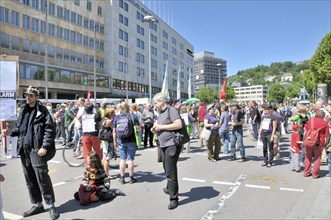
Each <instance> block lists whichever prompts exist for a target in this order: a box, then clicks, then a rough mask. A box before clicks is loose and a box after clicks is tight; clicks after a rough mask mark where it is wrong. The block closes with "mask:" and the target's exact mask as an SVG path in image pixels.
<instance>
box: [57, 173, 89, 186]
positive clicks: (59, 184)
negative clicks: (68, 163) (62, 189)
mask: <svg viewBox="0 0 331 220" xmlns="http://www.w3.org/2000/svg"><path fill="white" fill-rule="evenodd" d="M82 177H83V175H81V176H76V177H74V178H72V179H69V180H66V181H62V182H59V183H54V184H53V187H57V186H62V185H64V184H67V183H70V182H73V181H75V180H77V179H81V178H82Z"/></svg>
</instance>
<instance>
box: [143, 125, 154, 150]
mask: <svg viewBox="0 0 331 220" xmlns="http://www.w3.org/2000/svg"><path fill="white" fill-rule="evenodd" d="M152 126H153V125H144V130H145V135H144V147H147V139H148V138H149V146H150V147H152V146H153V133H152V132H151V128H152Z"/></svg>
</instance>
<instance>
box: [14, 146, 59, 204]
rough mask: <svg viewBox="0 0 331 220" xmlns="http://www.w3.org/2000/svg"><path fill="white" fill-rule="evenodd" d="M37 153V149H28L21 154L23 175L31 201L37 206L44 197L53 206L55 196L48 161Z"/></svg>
mask: <svg viewBox="0 0 331 220" xmlns="http://www.w3.org/2000/svg"><path fill="white" fill-rule="evenodd" d="M37 152H38V150H36V149H26V150H23V151H22V153H21V162H22V167H23V173H24V177H25V182H26V186H27V187H28V190H29V195H30V200H31V203H32V204H37V202H42V196H43V197H44V200H45V203H46V204H53V203H54V202H55V196H54V190H53V185H52V181H51V178H50V177H49V175H48V165H47V161H46V160H45V159H44V158H43V157H40V156H39V155H38V154H37Z"/></svg>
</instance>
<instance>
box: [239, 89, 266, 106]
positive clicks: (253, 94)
mask: <svg viewBox="0 0 331 220" xmlns="http://www.w3.org/2000/svg"><path fill="white" fill-rule="evenodd" d="M233 89H234V92H235V94H236V96H235V98H234V99H235V100H237V101H238V102H240V103H247V104H248V103H250V102H251V101H256V102H257V103H259V104H261V103H264V102H265V101H266V100H267V95H268V86H266V85H255V86H244V87H235V88H233Z"/></svg>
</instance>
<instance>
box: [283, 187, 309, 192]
mask: <svg viewBox="0 0 331 220" xmlns="http://www.w3.org/2000/svg"><path fill="white" fill-rule="evenodd" d="M279 189H280V190H284V191H293V192H303V191H304V190H303V189H294V188H284V187H280V188H279Z"/></svg>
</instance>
